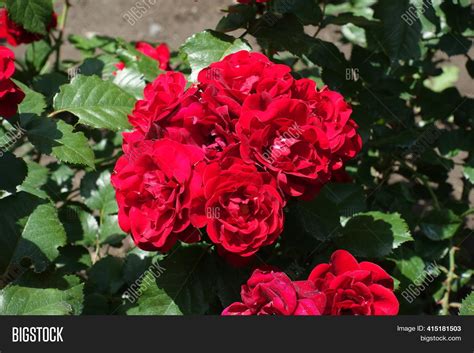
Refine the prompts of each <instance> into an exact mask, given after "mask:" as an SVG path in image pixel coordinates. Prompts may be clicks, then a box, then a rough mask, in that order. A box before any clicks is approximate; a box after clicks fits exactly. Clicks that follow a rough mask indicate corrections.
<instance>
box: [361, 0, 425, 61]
mask: <svg viewBox="0 0 474 353" xmlns="http://www.w3.org/2000/svg"><path fill="white" fill-rule="evenodd" d="M409 9H410V1H409V0H399V1H392V0H379V1H378V2H377V4H376V5H375V6H374V17H375V18H377V19H379V20H380V22H381V25H382V28H381V29H378V28H377V29H375V28H374V29H372V30H370V31H369V32H370V34H372V35H373V36H374V37H375V38H377V40H376V43H377V47H379V46H382V48H381V49H382V51H384V52H385V53H386V54H387V55H388V56H389V57H390V59H391V60H392V62H395V61H397V60H399V59H401V60H409V59H416V58H418V57H419V56H420V53H421V51H420V40H421V23H420V20H419V18H418V17H407V14H409V13H410V11H409Z"/></svg>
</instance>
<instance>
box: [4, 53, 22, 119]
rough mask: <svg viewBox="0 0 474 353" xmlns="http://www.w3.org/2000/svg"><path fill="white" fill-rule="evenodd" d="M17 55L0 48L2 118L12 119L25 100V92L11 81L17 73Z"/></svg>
mask: <svg viewBox="0 0 474 353" xmlns="http://www.w3.org/2000/svg"><path fill="white" fill-rule="evenodd" d="M14 60H15V54H13V52H12V51H11V50H10V49H8V48H5V47H0V116H2V117H4V118H10V117H12V116H13V115H15V114H16V112H17V110H18V105H19V104H20V103H21V102H22V101H23V99H24V98H25V94H24V93H23V91H22V90H21V89H20V88H19V87H18V86H17V85H16V84H15V83H14V82H13V81H12V80H11V79H10V78H11V77H12V75H13V73H14V72H15V61H14Z"/></svg>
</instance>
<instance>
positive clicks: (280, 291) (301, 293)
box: [222, 250, 399, 315]
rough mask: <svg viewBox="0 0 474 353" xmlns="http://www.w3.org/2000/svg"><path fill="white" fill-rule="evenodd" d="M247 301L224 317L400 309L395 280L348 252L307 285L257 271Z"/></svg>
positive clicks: (336, 256)
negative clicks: (394, 289) (394, 288)
mask: <svg viewBox="0 0 474 353" xmlns="http://www.w3.org/2000/svg"><path fill="white" fill-rule="evenodd" d="M241 297H242V302H238V303H233V304H231V305H230V306H229V307H227V308H226V309H225V310H224V311H223V313H222V315H397V313H398V308H399V303H398V300H397V298H396V296H395V295H394V294H393V279H392V278H391V277H390V275H389V274H388V273H387V272H385V271H384V270H383V269H382V268H381V267H380V266H378V265H376V264H374V263H371V262H361V263H358V262H357V260H356V259H355V258H354V257H353V256H352V255H351V254H350V253H348V252H347V251H345V250H337V251H336V252H334V253H333V255H332V256H331V261H330V263H329V264H320V265H318V266H316V267H315V268H314V269H313V271H312V272H311V274H310V275H309V278H308V280H306V281H294V282H292V281H291V280H290V278H288V276H287V275H286V274H284V273H283V272H278V271H272V270H267V271H262V270H255V271H254V273H253V274H252V276H251V277H250V279H249V280H248V281H247V284H245V285H243V286H242V290H241Z"/></svg>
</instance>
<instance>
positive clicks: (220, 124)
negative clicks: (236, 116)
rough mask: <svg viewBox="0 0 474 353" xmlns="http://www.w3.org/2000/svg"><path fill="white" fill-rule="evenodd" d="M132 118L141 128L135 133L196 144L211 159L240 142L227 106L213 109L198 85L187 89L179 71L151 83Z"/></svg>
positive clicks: (146, 136)
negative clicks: (199, 90) (237, 140)
mask: <svg viewBox="0 0 474 353" xmlns="http://www.w3.org/2000/svg"><path fill="white" fill-rule="evenodd" d="M129 121H130V123H131V124H132V125H133V126H135V127H136V128H137V129H136V131H135V132H134V133H133V134H134V136H138V135H140V136H142V138H146V139H160V138H169V139H171V140H174V141H177V142H181V143H184V144H190V145H195V146H198V147H200V148H202V149H203V151H204V153H205V155H206V157H207V158H208V159H209V160H213V159H216V158H217V157H219V156H220V155H221V154H222V153H223V152H224V150H226V149H227V148H228V147H230V146H233V145H235V143H236V141H235V140H236V137H235V133H234V126H233V124H232V122H231V120H230V117H229V112H228V109H227V107H226V106H221V107H212V109H211V108H210V104H208V103H207V102H206V101H205V100H204V99H202V98H201V94H200V92H198V90H197V87H191V88H189V89H187V90H186V79H185V78H184V76H183V75H182V74H181V73H177V72H167V73H166V74H162V75H160V76H158V78H157V79H156V80H155V81H154V82H153V83H151V84H149V85H147V87H146V88H145V97H144V99H143V100H139V101H138V102H137V103H136V105H135V109H134V110H133V112H132V114H131V115H130V116H129ZM127 139H129V137H127Z"/></svg>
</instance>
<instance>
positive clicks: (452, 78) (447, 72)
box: [423, 65, 459, 92]
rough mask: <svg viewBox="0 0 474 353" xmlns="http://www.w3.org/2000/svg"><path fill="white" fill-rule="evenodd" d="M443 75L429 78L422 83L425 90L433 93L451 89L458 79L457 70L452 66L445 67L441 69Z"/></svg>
mask: <svg viewBox="0 0 474 353" xmlns="http://www.w3.org/2000/svg"><path fill="white" fill-rule="evenodd" d="M441 69H442V70H443V73H442V74H441V75H439V76H435V77H430V78H428V79H426V80H425V81H423V85H424V86H425V87H426V88H429V89H430V90H432V91H434V92H442V91H444V90H445V89H446V88H449V87H453V86H454V85H455V84H456V82H457V81H458V79H459V68H458V67H457V66H454V65H446V66H443V67H442V68H441Z"/></svg>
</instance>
